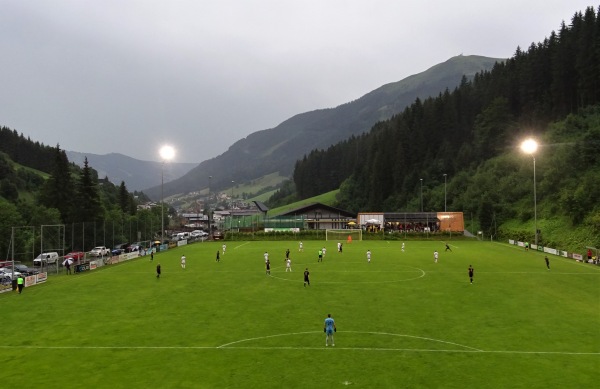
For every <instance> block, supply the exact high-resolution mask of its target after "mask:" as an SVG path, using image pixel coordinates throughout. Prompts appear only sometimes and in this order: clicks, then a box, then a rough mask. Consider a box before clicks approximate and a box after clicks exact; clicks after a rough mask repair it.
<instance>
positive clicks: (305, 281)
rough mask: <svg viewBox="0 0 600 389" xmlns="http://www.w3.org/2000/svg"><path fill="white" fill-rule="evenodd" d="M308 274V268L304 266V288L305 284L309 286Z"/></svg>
mask: <svg viewBox="0 0 600 389" xmlns="http://www.w3.org/2000/svg"><path fill="white" fill-rule="evenodd" d="M309 275H310V273H309V271H308V268H306V270H304V287H305V288H306V284H308V286H310V280H309V278H308V276H309Z"/></svg>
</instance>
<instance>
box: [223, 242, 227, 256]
mask: <svg viewBox="0 0 600 389" xmlns="http://www.w3.org/2000/svg"><path fill="white" fill-rule="evenodd" d="M225 250H227V245H226V244H225V243H223V255H225Z"/></svg>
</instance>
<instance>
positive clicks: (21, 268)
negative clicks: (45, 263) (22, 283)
mask: <svg viewBox="0 0 600 389" xmlns="http://www.w3.org/2000/svg"><path fill="white" fill-rule="evenodd" d="M5 269H8V270H11V266H10V265H9V266H5ZM15 270H16V271H17V272H19V273H21V274H23V275H24V276H33V275H35V274H38V273H39V272H40V271H39V270H38V269H34V268H32V267H28V266H27V265H23V264H22V263H15Z"/></svg>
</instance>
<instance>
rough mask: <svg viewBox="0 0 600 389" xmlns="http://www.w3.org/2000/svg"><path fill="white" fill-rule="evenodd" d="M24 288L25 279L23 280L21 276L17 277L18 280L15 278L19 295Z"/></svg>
mask: <svg viewBox="0 0 600 389" xmlns="http://www.w3.org/2000/svg"><path fill="white" fill-rule="evenodd" d="M24 286H25V279H24V278H23V276H22V275H19V278H17V288H18V289H19V294H21V292H23V287H24Z"/></svg>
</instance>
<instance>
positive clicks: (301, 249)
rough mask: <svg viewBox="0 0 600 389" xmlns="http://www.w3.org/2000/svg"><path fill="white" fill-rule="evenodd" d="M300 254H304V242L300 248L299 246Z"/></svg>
mask: <svg viewBox="0 0 600 389" xmlns="http://www.w3.org/2000/svg"><path fill="white" fill-rule="evenodd" d="M298 252H299V253H302V252H304V245H303V244H302V241H301V242H300V246H298Z"/></svg>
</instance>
